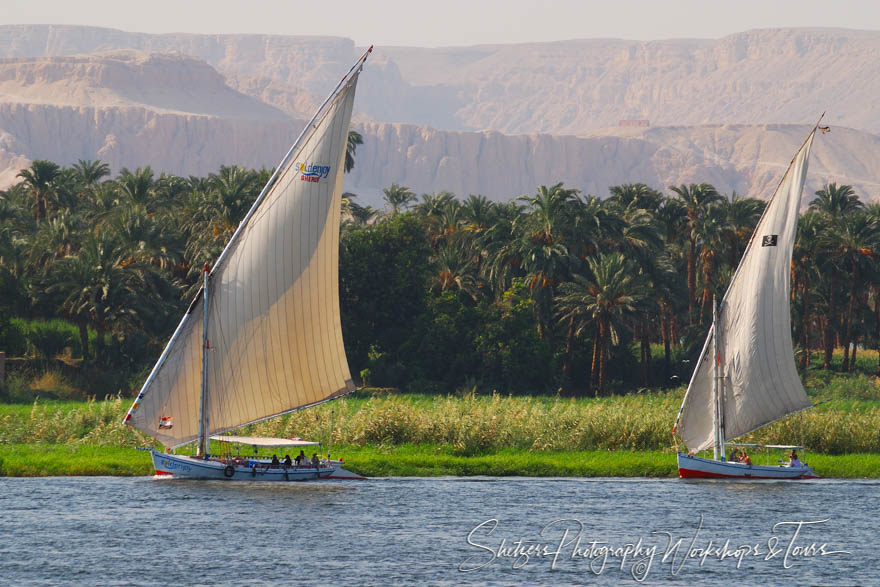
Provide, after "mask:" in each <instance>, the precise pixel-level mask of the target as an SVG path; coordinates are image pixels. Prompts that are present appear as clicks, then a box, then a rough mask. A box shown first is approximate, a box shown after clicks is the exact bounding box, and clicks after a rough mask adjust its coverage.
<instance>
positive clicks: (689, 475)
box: [678, 468, 818, 479]
mask: <svg viewBox="0 0 880 587" xmlns="http://www.w3.org/2000/svg"><path fill="white" fill-rule="evenodd" d="M678 476H679V477H680V478H681V479H817V478H818V477H816V476H815V475H800V476H798V477H768V476H764V475H724V474H723V473H709V472H707V471H695V470H693V469H681V468H679V469H678Z"/></svg>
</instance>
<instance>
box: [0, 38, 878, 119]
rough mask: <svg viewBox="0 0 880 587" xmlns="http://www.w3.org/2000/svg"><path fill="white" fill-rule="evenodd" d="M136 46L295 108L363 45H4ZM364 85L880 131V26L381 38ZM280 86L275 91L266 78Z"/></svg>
mask: <svg viewBox="0 0 880 587" xmlns="http://www.w3.org/2000/svg"><path fill="white" fill-rule="evenodd" d="M112 49H136V50H140V51H148V52H159V53H167V52H171V51H176V52H180V53H183V54H186V55H192V56H195V57H198V58H199V59H202V60H204V61H206V62H207V63H208V64H210V65H212V66H213V67H215V68H216V69H217V70H218V71H219V72H220V73H222V74H223V75H225V76H227V78H228V79H229V80H230V81H231V83H232V84H233V85H234V87H235V88H237V89H239V90H241V91H247V92H249V93H252V95H254V96H256V97H259V98H260V99H262V100H270V101H271V104H273V105H275V106H277V107H279V108H281V109H284V110H285V111H286V112H288V113H289V114H292V115H294V116H305V115H306V114H308V113H309V111H308V109H307V108H308V106H309V105H310V104H311V103H312V102H313V100H312V101H311V102H310V101H309V100H308V99H306V98H300V99H299V100H300V102H299V103H297V100H296V98H294V97H291V94H294V95H296V94H299V93H305V94H313V95H317V96H319V97H322V96H324V95H326V93H327V92H328V91H329V90H330V89H331V88H332V87H333V85H334V84H335V82H336V81H337V80H338V79H339V76H340V72H342V71H346V70H347V68H348V67H349V65H350V64H351V63H352V61H353V60H354V58H355V55H356V54H358V53H359V52H360V51H361V50H362V48H356V47H355V46H354V43H353V42H352V41H350V40H348V39H340V38H328V37H285V36H272V35H187V34H167V35H149V34H143V33H127V32H123V31H116V30H110V29H99V28H91V27H77V26H50V25H9V26H2V27H0V56H5V57H32V56H55V55H71V54H76V53H90V52H96V51H107V50H112ZM368 70H369V75H366V76H364V79H363V83H362V85H361V87H360V89H359V97H358V104H357V108H358V109H359V111H360V112H361V113H362V114H363V115H364V116H365V117H367V118H370V119H373V120H380V121H389V122H409V123H414V124H418V125H430V126H434V127H436V128H442V129H458V130H467V129H470V130H480V129H493V130H499V131H502V132H507V133H533V132H546V133H551V134H581V133H584V132H588V131H591V130H595V129H599V128H604V127H608V126H613V125H617V123H618V121H619V120H621V119H633V118H636V119H649V120H650V121H651V123H652V124H653V125H660V126H668V125H698V124H717V123H742V124H763V123H799V124H803V123H808V122H810V121H812V120H813V119H814V118H816V116H818V114H819V113H821V112H823V111H827V112H828V114H827V118H826V120H827V121H828V122H829V123H831V124H838V125H843V126H848V127H851V128H857V129H860V130H866V131H869V132H874V133H877V132H880V116H878V109H880V106H878V102H877V100H876V96H877V95H880V32H876V31H851V30H835V29H779V30H756V31H747V32H744V33H739V34H735V35H730V36H728V37H725V38H722V39H718V40H669V41H651V42H640V41H625V40H615V39H599V40H577V41H565V42H556V43H536V44H521V45H493V46H476V47H454V48H438V49H420V48H407V47H377V48H376V50H375V51H374V56H373V58H372V59H371V60H370V64H369V65H368ZM266 88H269V91H266Z"/></svg>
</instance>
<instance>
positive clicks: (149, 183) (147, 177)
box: [116, 165, 154, 211]
mask: <svg viewBox="0 0 880 587" xmlns="http://www.w3.org/2000/svg"><path fill="white" fill-rule="evenodd" d="M116 184H117V186H119V193H120V195H121V196H122V199H123V200H125V201H127V202H128V203H130V204H137V205H140V206H144V207H145V208H147V209H148V210H150V211H152V210H151V204H152V199H153V187H154V184H153V170H152V169H151V168H150V166H149V165H148V166H147V167H144V168H143V169H142V168H140V167H138V168H137V169H136V170H135V171H134V172H132V171H130V170H129V169H128V168H127V167H123V168H122V171H120V172H119V177H117V178H116Z"/></svg>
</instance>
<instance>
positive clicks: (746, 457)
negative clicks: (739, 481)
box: [739, 451, 752, 465]
mask: <svg viewBox="0 0 880 587" xmlns="http://www.w3.org/2000/svg"><path fill="white" fill-rule="evenodd" d="M739 462H741V463H742V464H744V465H751V464H752V459H750V458H749V455H747V454H746V451H742V455H741V456H740V458H739Z"/></svg>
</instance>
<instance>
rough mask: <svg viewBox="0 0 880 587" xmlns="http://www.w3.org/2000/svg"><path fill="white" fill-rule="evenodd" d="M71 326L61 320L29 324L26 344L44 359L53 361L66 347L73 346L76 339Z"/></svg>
mask: <svg viewBox="0 0 880 587" xmlns="http://www.w3.org/2000/svg"><path fill="white" fill-rule="evenodd" d="M71 328H72V327H71V325H70V324H67V323H66V322H63V321H61V320H52V321H42V320H40V321H34V322H31V324H30V327H29V329H28V332H27V339H28V342H30V343H31V345H32V346H33V347H34V350H35V351H36V352H37V354H38V355H39V356H41V357H43V358H44V359H54V358H55V357H56V356H57V355H58V354H60V353H61V351H63V350H64V349H65V348H66V347H73V346H74V345H75V341H76V337H75V336H73V333H72V332H71Z"/></svg>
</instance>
